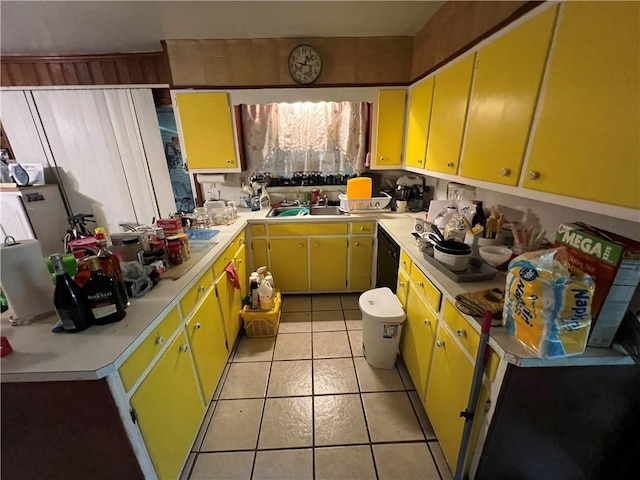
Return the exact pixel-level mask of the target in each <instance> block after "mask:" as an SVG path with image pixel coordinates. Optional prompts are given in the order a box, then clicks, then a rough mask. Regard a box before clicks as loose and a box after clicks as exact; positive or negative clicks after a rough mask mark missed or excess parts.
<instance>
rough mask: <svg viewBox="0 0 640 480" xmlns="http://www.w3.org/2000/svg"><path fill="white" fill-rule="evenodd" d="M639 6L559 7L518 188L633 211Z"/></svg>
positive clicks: (639, 182)
mask: <svg viewBox="0 0 640 480" xmlns="http://www.w3.org/2000/svg"><path fill="white" fill-rule="evenodd" d="M639 18H640V3H638V2H566V3H563V4H562V10H561V13H560V16H559V20H558V21H559V25H558V31H557V34H556V40H555V42H554V45H553V47H552V54H551V57H550V65H549V67H548V69H549V71H548V79H547V83H546V86H545V88H544V92H543V97H542V99H541V107H540V112H539V118H538V121H537V125H536V127H535V129H534V132H533V140H532V145H531V153H530V155H529V163H528V165H527V171H526V172H525V177H524V186H525V187H526V188H531V189H534V190H541V191H544V192H551V193H557V194H560V195H568V196H571V197H577V198H583V199H587V200H593V201H597V202H603V203H610V204H614V205H620V206H623V207H631V208H640V194H639V193H638V192H639V191H640V173H639V170H638V159H639V158H640V142H639V141H638V138H639V133H638V132H640V87H639V85H640V22H639V21H638V19H639Z"/></svg>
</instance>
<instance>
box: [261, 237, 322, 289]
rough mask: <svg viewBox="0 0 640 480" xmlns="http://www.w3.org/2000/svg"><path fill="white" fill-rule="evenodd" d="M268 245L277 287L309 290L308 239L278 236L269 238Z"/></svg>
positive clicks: (271, 267) (271, 268)
mask: <svg viewBox="0 0 640 480" xmlns="http://www.w3.org/2000/svg"><path fill="white" fill-rule="evenodd" d="M269 228H271V227H269ZM268 246H269V254H270V256H271V263H270V265H269V266H270V270H271V273H272V274H273V280H274V282H275V283H276V287H277V288H278V289H279V290H281V291H283V292H285V293H286V292H304V291H307V290H309V281H308V275H307V271H308V270H307V269H308V267H307V239H306V238H276V239H271V240H269V244H268ZM331 266H332V265H331V264H329V267H331ZM325 267H326V265H325Z"/></svg>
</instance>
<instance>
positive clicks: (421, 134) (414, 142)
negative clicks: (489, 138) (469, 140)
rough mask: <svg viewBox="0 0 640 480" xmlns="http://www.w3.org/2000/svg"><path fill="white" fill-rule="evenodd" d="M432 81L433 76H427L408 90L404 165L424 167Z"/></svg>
mask: <svg viewBox="0 0 640 480" xmlns="http://www.w3.org/2000/svg"><path fill="white" fill-rule="evenodd" d="M433 83H434V81H433V77H429V78H427V79H426V80H424V81H423V82H421V83H419V84H417V85H414V86H413V87H411V91H410V92H409V115H408V116H407V143H406V149H405V152H406V155H405V165H406V166H408V167H417V168H424V167H425V157H426V154H427V138H428V136H429V120H430V119H431V100H432V99H433Z"/></svg>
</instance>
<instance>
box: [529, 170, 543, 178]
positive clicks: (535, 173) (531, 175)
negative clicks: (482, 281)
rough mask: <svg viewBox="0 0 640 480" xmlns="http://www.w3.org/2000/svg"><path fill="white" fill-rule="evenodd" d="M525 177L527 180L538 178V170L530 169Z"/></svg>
mask: <svg viewBox="0 0 640 480" xmlns="http://www.w3.org/2000/svg"><path fill="white" fill-rule="evenodd" d="M527 178H528V179H529V180H538V179H539V178H540V172H537V171H535V170H531V171H530V172H529V173H527Z"/></svg>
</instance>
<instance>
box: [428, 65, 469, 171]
mask: <svg viewBox="0 0 640 480" xmlns="http://www.w3.org/2000/svg"><path fill="white" fill-rule="evenodd" d="M474 62H475V54H472V55H467V56H466V57H465V58H463V59H462V60H459V61H457V62H456V63H454V64H453V65H451V66H449V67H447V68H446V69H444V70H442V71H441V72H440V73H438V74H437V75H436V77H435V86H434V89H433V106H432V107H431V126H430V128H429V142H428V143H427V169H428V170H435V171H437V172H443V173H450V174H452V175H455V174H456V173H457V172H458V162H459V160H460V149H461V147H462V134H463V132H464V122H465V118H466V115H467V104H468V103H469V91H470V90H471V77H472V75H473V66H474Z"/></svg>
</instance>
